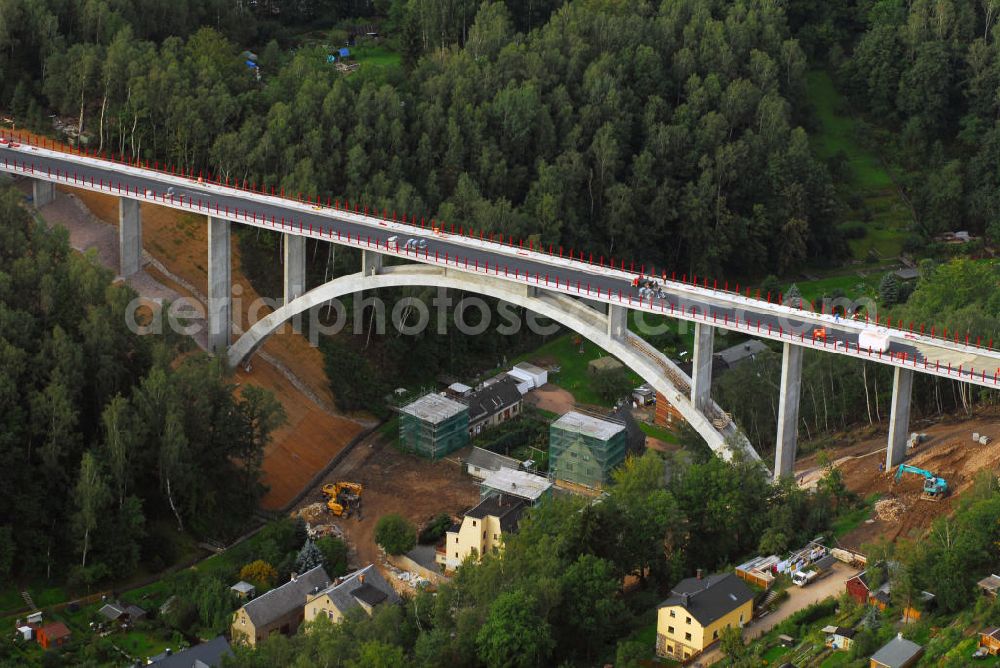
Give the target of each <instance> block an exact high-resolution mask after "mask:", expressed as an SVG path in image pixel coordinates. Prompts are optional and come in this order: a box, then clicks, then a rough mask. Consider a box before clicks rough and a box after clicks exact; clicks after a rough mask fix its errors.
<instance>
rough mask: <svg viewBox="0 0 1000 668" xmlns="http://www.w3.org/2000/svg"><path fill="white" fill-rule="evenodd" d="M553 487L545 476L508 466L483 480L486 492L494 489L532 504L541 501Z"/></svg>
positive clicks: (487, 475)
mask: <svg viewBox="0 0 1000 668" xmlns="http://www.w3.org/2000/svg"><path fill="white" fill-rule="evenodd" d="M551 487H552V483H551V482H550V481H549V479H548V478H546V477H544V476H540V475H535V474H534V473H528V472H527V471H518V470H517V469H512V468H507V467H506V466H503V467H501V468H500V470H499V471H490V472H489V473H487V474H486V477H485V478H483V488H484V492H485V490H486V489H492V490H496V491H497V492H501V493H503V494H510V495H512V496H516V497H519V498H522V499H527V500H529V501H531V502H535V501H537V500H538V499H540V498H541V497H542V495H543V494H545V492H547V491H549V489H550V488H551Z"/></svg>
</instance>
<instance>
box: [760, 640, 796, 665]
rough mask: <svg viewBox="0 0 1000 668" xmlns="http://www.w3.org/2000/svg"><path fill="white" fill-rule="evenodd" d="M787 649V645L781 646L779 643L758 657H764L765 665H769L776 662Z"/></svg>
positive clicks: (788, 649)
mask: <svg viewBox="0 0 1000 668" xmlns="http://www.w3.org/2000/svg"><path fill="white" fill-rule="evenodd" d="M789 651H790V648H789V647H782V646H781V645H775V646H774V647H772V648H771V649H769V650H767V651H766V652H764V653H763V654H761V656H760V658H762V659H764V661H766V662H767V663H766V664H765V665H771V663H774V662H776V661H777V660H778V659H780V658H781V657H783V656H785V655H786V654H788V652H789Z"/></svg>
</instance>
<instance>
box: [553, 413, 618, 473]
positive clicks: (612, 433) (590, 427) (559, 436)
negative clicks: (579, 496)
mask: <svg viewBox="0 0 1000 668" xmlns="http://www.w3.org/2000/svg"><path fill="white" fill-rule="evenodd" d="M627 452H628V438H627V434H626V429H625V425H624V424H622V423H621V422H620V421H618V420H613V419H610V418H597V417H594V416H592V415H587V414H585V413H579V412H576V411H570V412H569V413H566V414H565V415H563V416H562V417H561V418H559V419H558V420H556V421H555V422H553V423H552V425H551V426H550V427H549V472H550V473H551V475H552V476H553V477H554V478H555V479H556V481H557V482H558V481H564V482H569V483H572V484H575V485H582V486H584V487H589V488H591V489H600V488H602V487H603V486H604V485H606V484H607V482H608V481H609V480H610V479H611V471H613V470H614V469H615V467H617V466H618V465H619V464H621V463H622V462H623V461H625V455H626V454H627Z"/></svg>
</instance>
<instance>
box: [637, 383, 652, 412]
mask: <svg viewBox="0 0 1000 668" xmlns="http://www.w3.org/2000/svg"><path fill="white" fill-rule="evenodd" d="M632 401H634V402H635V404H636V405H637V406H648V405H650V404H655V403H656V390H654V389H653V388H652V386H650V385H649V383H643V384H642V385H640V386H639V387H637V388H635V389H634V390H632Z"/></svg>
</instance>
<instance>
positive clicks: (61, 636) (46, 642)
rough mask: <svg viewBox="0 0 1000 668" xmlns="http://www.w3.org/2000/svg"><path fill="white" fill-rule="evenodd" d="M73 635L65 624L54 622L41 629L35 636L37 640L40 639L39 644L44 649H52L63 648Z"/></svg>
mask: <svg viewBox="0 0 1000 668" xmlns="http://www.w3.org/2000/svg"><path fill="white" fill-rule="evenodd" d="M71 635H72V634H71V633H70V631H69V628H67V627H66V625H65V624H63V623H62V622H52V623H51V624H46V625H45V626H42V627H40V628H39V629H38V632H37V633H36V634H35V638H37V639H38V644H39V645H41V646H42V647H43V648H45V649H51V648H53V647H62V646H63V645H65V644H66V643H68V642H69V639H70V636H71Z"/></svg>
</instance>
